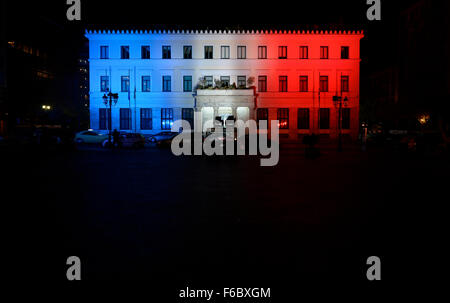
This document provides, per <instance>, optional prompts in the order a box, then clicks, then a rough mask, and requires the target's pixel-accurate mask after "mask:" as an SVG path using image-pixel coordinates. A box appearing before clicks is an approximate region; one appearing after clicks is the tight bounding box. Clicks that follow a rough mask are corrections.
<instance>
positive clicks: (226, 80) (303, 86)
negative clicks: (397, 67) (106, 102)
mask: <svg viewBox="0 0 450 303" xmlns="http://www.w3.org/2000/svg"><path fill="white" fill-rule="evenodd" d="M278 79H279V85H278V86H279V91H280V92H287V91H288V76H279V78H278ZM204 80H205V85H206V86H207V87H212V86H213V80H214V78H213V76H205V77H204ZM220 81H221V85H222V86H224V87H226V86H229V85H230V76H221V77H220ZM308 81H309V79H308V76H299V91H300V92H309V87H308ZM349 83H350V79H349V76H344V75H342V76H341V91H342V92H349V89H350V85H349ZM246 85H247V78H246V76H238V77H237V86H238V87H246ZM100 90H101V91H102V92H107V91H109V76H100ZM129 90H130V77H129V76H122V77H121V91H122V92H128V91H129ZM141 90H142V92H150V76H142V77H141ZM162 91H163V92H171V91H172V77H171V76H163V77H162ZM191 91H192V76H183V92H191ZM258 91H259V92H267V76H258ZM319 91H320V92H328V76H320V77H319Z"/></svg>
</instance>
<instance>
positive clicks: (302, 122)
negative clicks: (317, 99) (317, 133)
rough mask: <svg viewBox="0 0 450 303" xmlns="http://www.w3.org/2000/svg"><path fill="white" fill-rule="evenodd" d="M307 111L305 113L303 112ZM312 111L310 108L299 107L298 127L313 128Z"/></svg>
mask: <svg viewBox="0 0 450 303" xmlns="http://www.w3.org/2000/svg"><path fill="white" fill-rule="evenodd" d="M302 113H305V114H302ZM310 115H311V113H310V110H309V108H298V110H297V128H298V129H301V130H303V129H310V128H311V116H310Z"/></svg>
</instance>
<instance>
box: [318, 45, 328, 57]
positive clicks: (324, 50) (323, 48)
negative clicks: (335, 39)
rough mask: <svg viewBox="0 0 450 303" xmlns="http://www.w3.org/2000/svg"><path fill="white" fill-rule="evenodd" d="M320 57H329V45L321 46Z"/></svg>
mask: <svg viewBox="0 0 450 303" xmlns="http://www.w3.org/2000/svg"><path fill="white" fill-rule="evenodd" d="M320 59H328V46H321V47H320Z"/></svg>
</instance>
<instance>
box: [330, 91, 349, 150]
mask: <svg viewBox="0 0 450 303" xmlns="http://www.w3.org/2000/svg"><path fill="white" fill-rule="evenodd" d="M333 103H334V107H335V108H337V109H338V151H339V152H341V151H342V104H344V106H345V107H347V103H348V98H347V97H345V98H344V100H342V96H333Z"/></svg>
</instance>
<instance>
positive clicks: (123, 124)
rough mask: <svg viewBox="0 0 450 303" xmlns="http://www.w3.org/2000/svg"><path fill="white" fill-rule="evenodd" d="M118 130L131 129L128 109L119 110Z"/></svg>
mask: <svg viewBox="0 0 450 303" xmlns="http://www.w3.org/2000/svg"><path fill="white" fill-rule="evenodd" d="M120 129H123V130H128V129H131V111H130V109H129V108H121V109H120Z"/></svg>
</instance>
